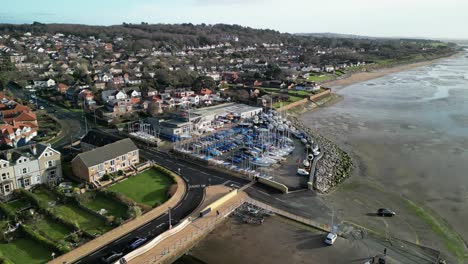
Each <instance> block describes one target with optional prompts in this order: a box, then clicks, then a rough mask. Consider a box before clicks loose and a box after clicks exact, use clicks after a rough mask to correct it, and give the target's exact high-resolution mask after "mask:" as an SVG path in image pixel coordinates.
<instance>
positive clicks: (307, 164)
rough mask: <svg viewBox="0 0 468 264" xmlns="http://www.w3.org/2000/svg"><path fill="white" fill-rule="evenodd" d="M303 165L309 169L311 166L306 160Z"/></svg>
mask: <svg viewBox="0 0 468 264" xmlns="http://www.w3.org/2000/svg"><path fill="white" fill-rule="evenodd" d="M302 165H304V167H309V166H310V162H309V161H308V160H304V161H303V162H302Z"/></svg>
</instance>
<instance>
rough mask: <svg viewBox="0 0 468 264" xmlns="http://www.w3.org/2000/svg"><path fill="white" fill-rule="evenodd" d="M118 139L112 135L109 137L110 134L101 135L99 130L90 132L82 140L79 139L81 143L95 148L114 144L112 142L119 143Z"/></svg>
mask: <svg viewBox="0 0 468 264" xmlns="http://www.w3.org/2000/svg"><path fill="white" fill-rule="evenodd" d="M119 140H120V138H118V137H116V136H113V135H110V134H107V133H103V132H101V131H99V130H90V131H89V132H88V133H87V134H86V135H85V136H84V137H83V138H82V139H81V142H82V143H83V142H84V143H87V144H90V145H92V146H96V147H102V146H105V145H107V144H111V143H114V142H117V141H119Z"/></svg>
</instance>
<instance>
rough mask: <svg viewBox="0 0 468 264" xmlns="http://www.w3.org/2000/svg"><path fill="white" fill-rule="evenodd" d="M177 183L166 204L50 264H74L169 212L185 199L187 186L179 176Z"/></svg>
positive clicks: (176, 177)
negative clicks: (169, 208) (168, 210)
mask: <svg viewBox="0 0 468 264" xmlns="http://www.w3.org/2000/svg"><path fill="white" fill-rule="evenodd" d="M175 179H176V181H177V186H178V187H177V191H176V193H175V194H174V195H173V196H172V197H171V198H170V199H169V200H168V201H166V202H165V203H164V204H162V205H160V206H158V207H156V208H154V209H153V210H151V211H149V212H148V213H146V214H144V215H142V216H140V217H137V218H136V219H134V220H131V221H129V222H127V223H125V224H123V225H121V226H119V227H117V228H114V229H112V230H110V231H109V232H107V233H105V234H103V235H102V236H100V237H97V238H95V239H93V240H91V241H89V242H88V243H86V244H84V245H81V246H80V247H78V248H76V249H74V250H72V251H70V252H68V253H66V254H64V255H62V256H59V257H57V258H56V259H54V260H52V261H50V262H49V263H50V264H64V263H73V262H75V261H77V260H79V259H80V258H82V257H85V256H87V255H89V254H91V253H92V252H94V251H96V250H98V249H100V248H102V247H103V246H105V245H107V244H109V243H110V242H112V241H114V240H116V239H118V238H120V237H122V236H124V235H126V234H127V233H130V232H131V231H133V230H135V229H137V228H138V227H140V226H142V225H144V224H146V223H148V222H150V221H151V220H153V219H155V218H157V217H159V216H160V215H163V214H164V213H166V212H167V208H168V207H175V206H176V205H177V204H178V203H179V202H180V201H181V200H182V198H183V197H184V195H185V193H186V190H187V189H186V188H187V187H186V185H185V183H184V181H183V180H182V179H181V178H180V177H179V176H178V175H176V176H175Z"/></svg>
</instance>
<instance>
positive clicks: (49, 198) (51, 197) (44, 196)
mask: <svg viewBox="0 0 468 264" xmlns="http://www.w3.org/2000/svg"><path fill="white" fill-rule="evenodd" d="M33 193H34V195H35V196H36V197H37V198H38V199H39V200H40V201H42V202H43V203H45V204H48V203H49V202H54V201H57V200H58V196H57V195H55V194H54V193H53V192H51V191H49V190H47V189H45V188H42V187H39V188H36V189H35V190H34V192H33Z"/></svg>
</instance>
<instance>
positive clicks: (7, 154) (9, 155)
mask: <svg viewBox="0 0 468 264" xmlns="http://www.w3.org/2000/svg"><path fill="white" fill-rule="evenodd" d="M6 159H7V161H8V162H10V161H11V151H7V152H6Z"/></svg>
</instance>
